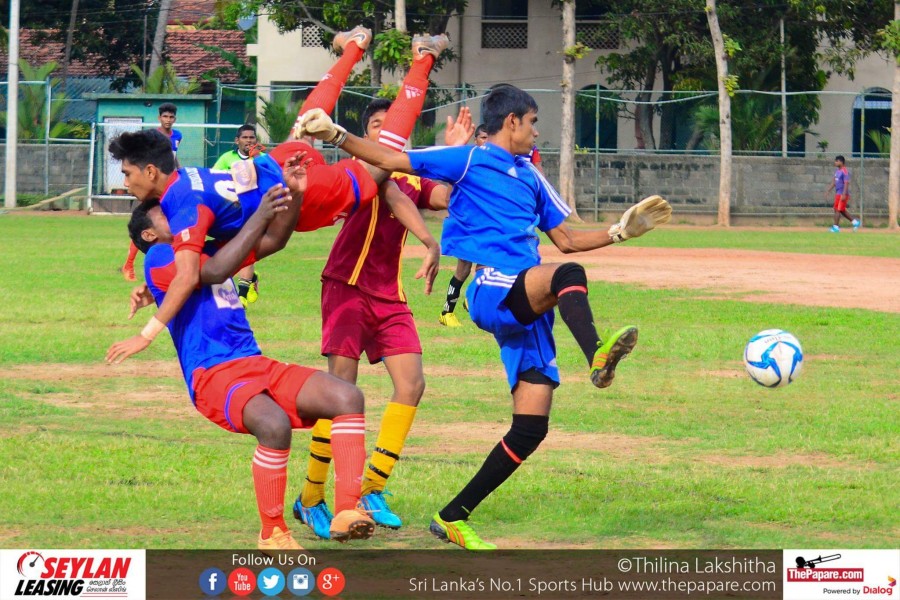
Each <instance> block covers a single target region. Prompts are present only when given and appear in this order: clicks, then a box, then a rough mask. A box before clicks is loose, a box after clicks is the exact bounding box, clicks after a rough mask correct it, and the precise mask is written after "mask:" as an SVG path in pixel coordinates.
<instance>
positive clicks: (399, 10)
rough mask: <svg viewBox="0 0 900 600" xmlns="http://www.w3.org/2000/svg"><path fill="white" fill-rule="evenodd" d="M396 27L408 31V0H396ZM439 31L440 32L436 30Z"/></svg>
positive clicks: (398, 29)
mask: <svg viewBox="0 0 900 600" xmlns="http://www.w3.org/2000/svg"><path fill="white" fill-rule="evenodd" d="M394 29H396V30H397V31H406V30H407V29H406V0H394ZM436 33H438V32H436Z"/></svg>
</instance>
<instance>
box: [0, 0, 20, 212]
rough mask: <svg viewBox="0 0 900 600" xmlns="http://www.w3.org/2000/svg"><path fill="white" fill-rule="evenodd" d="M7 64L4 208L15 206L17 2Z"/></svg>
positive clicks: (12, 2) (11, 6)
mask: <svg viewBox="0 0 900 600" xmlns="http://www.w3.org/2000/svg"><path fill="white" fill-rule="evenodd" d="M7 53H8V56H9V63H8V65H7V71H6V84H7V85H6V89H7V91H8V96H7V102H6V104H7V107H6V182H5V186H4V194H5V196H6V197H5V198H4V202H3V205H4V206H5V207H6V208H15V206H16V162H17V161H16V150H17V147H16V144H17V143H18V138H19V0H10V3H9V49H8V51H7Z"/></svg>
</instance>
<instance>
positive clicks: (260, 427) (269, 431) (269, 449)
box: [243, 394, 300, 550]
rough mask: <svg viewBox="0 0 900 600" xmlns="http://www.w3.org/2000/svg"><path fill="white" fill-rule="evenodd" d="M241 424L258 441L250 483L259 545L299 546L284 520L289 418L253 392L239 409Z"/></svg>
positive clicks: (264, 547)
mask: <svg viewBox="0 0 900 600" xmlns="http://www.w3.org/2000/svg"><path fill="white" fill-rule="evenodd" d="M243 420H244V427H245V428H246V429H247V431H249V432H250V433H252V434H253V435H254V436H255V437H256V440H257V441H258V442H259V445H258V446H257V447H256V452H255V453H254V454H253V465H252V471H253V487H254V488H255V490H256V504H257V508H258V509H259V517H260V521H261V522H262V529H261V530H260V533H259V542H258V546H259V548H260V549H264V550H265V549H271V550H290V549H300V545H299V544H298V543H297V542H296V541H294V539H293V537H291V532H290V530H289V529H288V526H287V523H285V522H284V494H285V492H286V490H287V464H288V457H289V455H290V451H291V450H290V448H291V421H290V418H289V417H288V415H287V414H286V413H285V412H284V410H283V409H282V408H281V407H280V406H279V405H278V404H277V403H276V402H275V401H274V400H273V399H272V398H271V397H269V396H268V395H266V394H257V395H256V396H253V397H252V398H251V399H250V400H249V401H248V402H247V404H246V405H245V407H244V410H243Z"/></svg>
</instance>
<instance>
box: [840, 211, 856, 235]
mask: <svg viewBox="0 0 900 600" xmlns="http://www.w3.org/2000/svg"><path fill="white" fill-rule="evenodd" d="M841 215H842V216H843V217H844V218H845V219H847V220H848V221H850V225H852V226H853V230H854V231H856V230H857V229H859V219H857V218H856V217H854V216H853V215H852V214H850V211H849V210H847V209H844V211H843V212H841Z"/></svg>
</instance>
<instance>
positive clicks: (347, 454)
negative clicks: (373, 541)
mask: <svg viewBox="0 0 900 600" xmlns="http://www.w3.org/2000/svg"><path fill="white" fill-rule="evenodd" d="M364 405H365V400H364V398H363V395H362V392H361V391H360V390H359V388H358V387H356V386H355V385H353V384H351V383H348V382H346V381H342V380H340V379H338V378H337V377H334V376H332V375H327V374H325V373H315V374H313V375H312V376H311V377H310V378H309V379H308V381H307V382H306V384H305V385H304V386H303V388H302V389H301V390H300V393H299V394H298V395H297V413H298V414H299V415H301V416H302V417H304V418H310V417H312V418H316V419H321V418H330V419H331V420H332V425H331V448H332V452H333V453H334V512H335V516H334V519H332V521H331V527H330V535H331V539H334V540H338V541H341V542H343V541H346V540H349V539H365V538H369V537H371V536H372V533H373V532H374V530H375V523H374V522H373V521H372V519H371V517H369V516H368V515H366V514H364V513H362V512H360V511H358V510H357V508H356V507H357V505H358V504H359V482H360V480H361V479H362V473H363V467H364V465H365V461H366V447H365V443H366V424H365V416H364V414H363V411H364Z"/></svg>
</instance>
